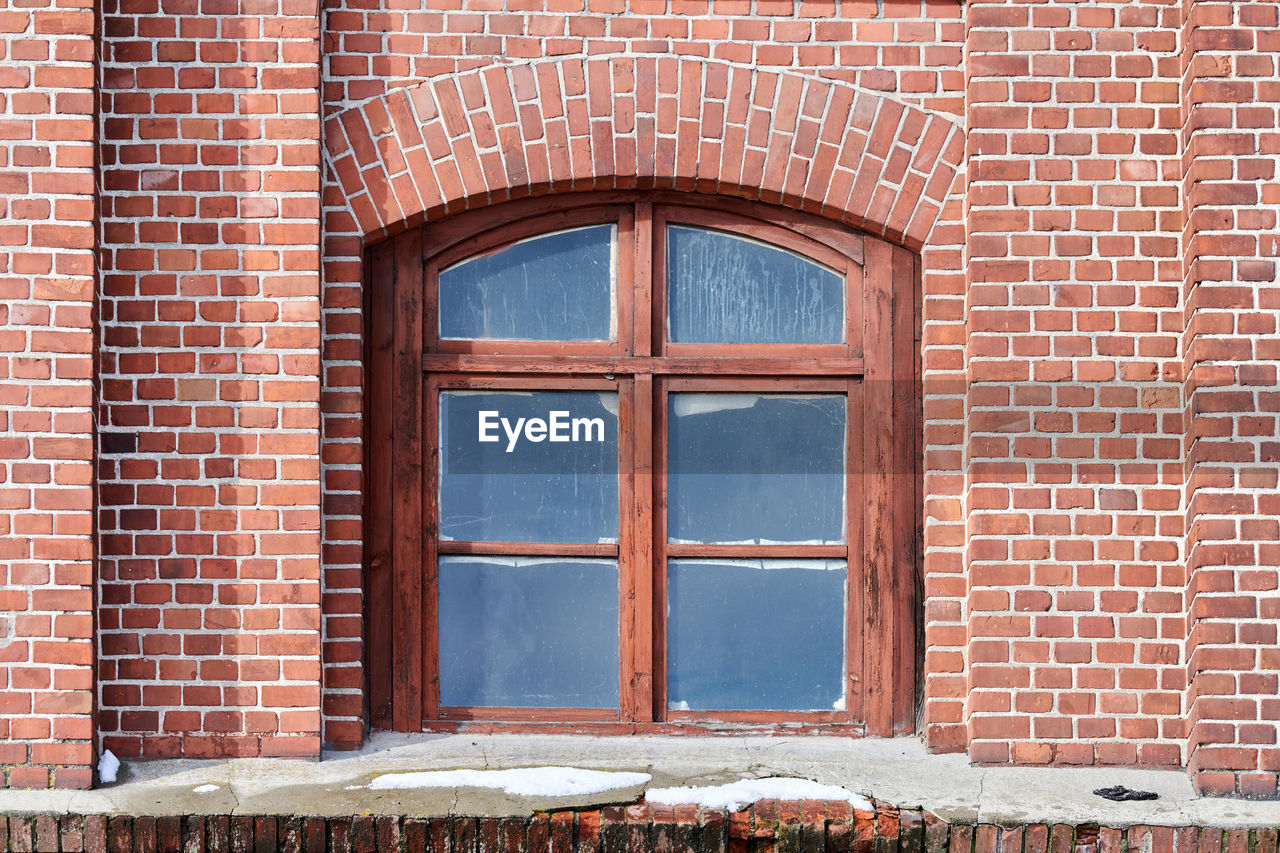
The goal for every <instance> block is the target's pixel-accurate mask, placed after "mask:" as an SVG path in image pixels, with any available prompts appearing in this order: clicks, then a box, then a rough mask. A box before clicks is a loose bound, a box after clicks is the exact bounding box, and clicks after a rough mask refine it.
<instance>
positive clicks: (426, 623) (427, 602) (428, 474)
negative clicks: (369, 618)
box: [422, 374, 441, 720]
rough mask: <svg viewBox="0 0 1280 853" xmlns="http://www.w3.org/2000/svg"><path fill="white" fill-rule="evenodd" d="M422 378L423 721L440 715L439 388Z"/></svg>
mask: <svg viewBox="0 0 1280 853" xmlns="http://www.w3.org/2000/svg"><path fill="white" fill-rule="evenodd" d="M440 380H441V377H440V375H439V374H434V375H433V374H427V375H426V376H425V377H424V378H423V393H422V432H423V439H424V441H423V455H424V457H425V458H424V465H423V478H422V480H423V485H422V492H423V494H422V561H423V567H422V568H423V572H422V574H423V589H422V685H423V688H422V719H423V720H433V719H435V718H437V717H439V716H440V667H439V664H438V662H439V658H440V571H439V559H440V385H441V381H440Z"/></svg>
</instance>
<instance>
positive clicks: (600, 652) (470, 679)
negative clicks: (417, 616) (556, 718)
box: [440, 557, 618, 708]
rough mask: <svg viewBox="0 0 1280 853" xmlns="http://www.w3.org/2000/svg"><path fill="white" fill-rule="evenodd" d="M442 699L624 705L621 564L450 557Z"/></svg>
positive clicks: (446, 562) (443, 603)
mask: <svg viewBox="0 0 1280 853" xmlns="http://www.w3.org/2000/svg"><path fill="white" fill-rule="evenodd" d="M440 702H441V704H443V705H466V706H482V705H487V706H503V707H507V706H522V707H529V708H617V707H618V564H617V562H616V561H613V560H572V559H561V558H558V557H514V558H505V557H441V558H440Z"/></svg>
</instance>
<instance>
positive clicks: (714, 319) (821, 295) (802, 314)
mask: <svg viewBox="0 0 1280 853" xmlns="http://www.w3.org/2000/svg"><path fill="white" fill-rule="evenodd" d="M667 289H668V292H667V305H668V307H667V335H668V340H671V341H689V342H698V343H733V344H838V343H842V342H843V341H844V279H843V277H842V276H841V275H840V274H839V273H837V272H835V271H834V270H832V269H829V268H827V267H824V266H822V265H820V264H817V263H814V262H813V261H811V260H809V259H808V258H805V257H803V256H801V255H797V254H795V253H794V252H789V251H787V250H785V249H779V248H776V247H774V246H769V245H767V244H765V243H760V242H757V241H755V240H748V239H746V238H744V237H737V236H734V235H732V234H726V233H724V232H722V231H708V230H706V229H702V228H686V227H684V226H680V225H668V226H667Z"/></svg>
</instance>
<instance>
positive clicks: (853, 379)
mask: <svg viewBox="0 0 1280 853" xmlns="http://www.w3.org/2000/svg"><path fill="white" fill-rule="evenodd" d="M606 222H616V223H617V225H618V232H617V245H618V252H617V262H618V270H617V283H618V286H617V304H616V311H617V340H615V341H610V342H547V341H495V340H441V339H439V337H438V333H437V330H438V328H439V321H438V315H437V313H436V311H437V299H436V281H437V277H438V273H439V270H441V269H443V268H446V267H448V266H449V265H450V264H452V263H455V262H457V261H459V260H462V259H464V258H467V257H471V256H473V255H476V254H478V253H483V252H486V251H489V250H493V249H497V248H499V247H501V246H504V245H508V244H510V243H512V242H514V241H516V240H520V239H524V238H527V237H532V236H536V235H538V234H543V233H547V232H552V231H557V230H562V229H566V228H572V227H577V226H583V225H593V224H603V223H606ZM668 223H678V224H687V225H691V226H694V227H700V228H711V229H715V230H721V231H728V232H731V233H734V234H737V235H740V236H745V237H749V238H752V239H755V240H759V241H761V242H764V243H767V244H770V245H774V246H779V247H782V248H785V249H789V250H791V251H794V252H797V253H798V254H801V255H804V256H806V257H809V258H811V259H813V260H815V261H817V262H819V263H821V264H823V265H824V266H827V267H830V268H833V269H836V270H837V271H839V272H842V273H843V274H844V276H845V314H846V316H845V341H844V343H842V344H822V345H786V344H782V345H779V344H694V343H669V342H667V341H666V340H665V338H666V335H665V328H666V323H665V320H664V317H665V307H666V306H665V294H666V287H665V278H664V274H665V269H666V259H665V255H664V252H665V239H664V235H665V233H666V229H665V226H666V225H667V224H668ZM365 271H366V276H365V281H366V287H365V303H364V308H365V316H366V336H365V338H366V343H365V364H366V370H365V397H364V399H365V409H364V423H365V448H366V454H365V459H366V463H365V489H364V497H365V500H364V536H365V566H364V572H365V577H364V591H365V614H364V615H365V632H366V642H365V644H364V649H365V664H366V671H367V674H368V683H367V693H366V697H367V702H368V712H369V717H370V721H371V723H372V724H373V725H374V726H376V727H384V728H393V729H396V730H403V731H419V730H424V729H432V730H436V729H445V730H449V729H456V728H460V727H467V728H471V729H474V728H477V727H479V728H485V729H489V728H492V729H501V730H512V729H517V730H518V729H522V728H538V729H539V730H543V729H546V728H553V729H562V730H575V731H577V730H586V731H599V732H609V731H716V730H718V729H722V728H724V727H726V726H728V727H733V728H734V730H740V728H739V727H740V726H742V725H753V726H756V727H759V728H761V729H764V730H769V729H778V730H783V729H785V730H786V731H796V730H806V731H839V732H845V733H853V734H858V733H867V734H873V735H892V734H902V733H906V732H910V731H912V730H914V726H915V717H916V698H915V697H916V686H917V684H916V682H917V674H918V672H919V671H920V648H921V643H920V630H921V628H920V619H919V617H918V615H917V612H916V610H917V602H918V600H919V598H920V595H921V589H920V585H921V581H920V577H921V575H920V568H919V565H918V563H919V560H918V550H919V546H918V542H919V519H920V517H921V506H920V492H921V489H920V467H921V466H920V462H921V460H920V453H919V419H920V412H919V406H920V395H919V389H920V385H919V372H920V363H919V340H920V339H919V330H920V324H919V295H918V293H919V287H918V280H919V262H918V258H917V257H916V256H915V255H914V254H913V253H911V252H909V251H907V250H905V249H903V248H901V247H898V246H894V245H892V244H890V243H888V242H886V241H883V240H880V239H877V238H875V237H871V236H869V235H865V234H862V233H859V232H855V231H852V230H850V229H847V228H845V227H843V226H840V225H838V224H836V223H833V222H831V221H829V220H825V219H821V218H818V217H815V216H811V215H807V214H802V213H798V212H795V211H790V210H784V209H781V208H776V207H771V206H767V205H762V204H758V203H748V202H742V201H739V200H736V199H728V198H721V197H717V198H708V197H702V196H696V195H690V194H677V193H644V192H612V193H591V194H569V195H559V196H550V197H544V198H540V199H532V200H526V201H521V202H509V203H506V204H502V205H496V206H493V207H489V208H485V209H482V210H479V211H475V212H470V213H464V214H460V215H457V216H454V217H450V218H448V219H445V220H442V221H441V222H439V223H429V224H427V225H424V226H422V227H420V228H417V229H414V230H412V231H408V232H405V233H403V234H400V235H398V236H396V237H393V238H391V239H390V240H387V241H384V242H383V243H380V244H378V245H377V246H374V247H371V248H370V249H369V250H368V253H367V257H366V264H365ZM450 388H472V389H477V388H481V389H503V388H519V389H521V390H541V389H595V390H604V389H608V390H616V391H617V393H618V398H619V415H618V426H619V474H620V478H619V502H620V507H619V511H620V520H619V523H620V527H619V536H618V543H617V544H616V545H600V544H589V545H587V544H581V545H565V544H560V543H493V542H485V543H474V542H455V541H444V542H441V541H438V540H437V538H436V536H435V535H434V531H435V529H436V528H435V524H436V510H437V507H436V501H437V498H436V495H437V487H438V472H437V463H438V448H437V447H436V446H435V442H434V441H432V440H424V439H427V437H430V436H435V435H437V434H438V432H437V428H438V425H437V418H438V395H439V393H440V391H441V390H442V389H450ZM673 391H751V392H756V393H778V392H784V393H785V392H797V391H798V392H805V393H820V392H829V393H839V394H842V395H846V397H847V412H848V417H847V424H846V431H847V441H848V445H847V448H846V449H847V458H846V472H847V473H846V478H847V479H846V510H845V513H846V542H845V544H840V545H672V544H668V543H667V541H666V540H667V537H666V535H665V524H664V519H665V512H664V510H665V500H666V492H665V480H666V478H665V470H666V435H667V430H666V424H665V420H666V412H667V395H668V394H670V393H672V392H673ZM481 553H482V554H488V555H530V556H533V555H555V556H600V557H609V558H613V557H615V556H616V558H617V559H618V565H619V586H620V602H619V607H620V610H619V613H620V624H619V639H620V649H619V670H620V671H619V700H620V701H619V707H618V709H617V710H616V711H601V710H600V709H581V708H577V709H575V708H562V709H548V708H488V707H486V708H457V707H441V706H440V704H439V701H438V695H439V682H438V677H437V673H436V663H435V656H436V650H437V646H438V644H437V639H438V638H437V636H436V624H437V602H436V588H435V587H436V563H437V558H438V556H439V555H441V554H481ZM681 556H702V557H722V558H744V557H751V558H761V557H790V558H807V559H813V558H827V559H842V560H845V562H846V567H847V568H846V571H847V575H846V585H847V591H846V608H845V610H846V613H845V620H846V631H845V638H846V639H845V643H846V648H845V678H846V693H845V695H846V703H845V709H844V710H842V711H810V712H794V711H720V712H714V711H674V710H669V709H668V708H667V702H666V696H665V672H666V661H665V642H664V639H665V638H664V631H665V619H664V618H662V615H663V614H664V613H665V605H666V586H665V580H666V571H665V566H666V560H667V558H668V557H681Z"/></svg>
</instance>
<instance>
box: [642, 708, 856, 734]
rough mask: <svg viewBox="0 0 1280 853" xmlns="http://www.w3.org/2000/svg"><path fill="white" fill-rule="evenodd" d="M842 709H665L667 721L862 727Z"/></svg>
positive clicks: (842, 727) (841, 727)
mask: <svg viewBox="0 0 1280 853" xmlns="http://www.w3.org/2000/svg"><path fill="white" fill-rule="evenodd" d="M848 716H849V715H848V714H846V713H845V712H844V711H817V710H814V711H716V710H706V711H674V710H670V711H667V721H668V722H673V723H679V722H690V723H704V724H705V723H712V722H718V723H748V724H749V723H757V724H768V723H790V724H792V725H795V726H796V727H797V728H799V727H800V726H802V725H803V724H805V723H807V724H809V725H813V726H832V727H838V728H840V729H846V730H847V729H855V728H856V729H863V728H864V726H863V725H862V724H861V723H853V724H851V723H849V722H848Z"/></svg>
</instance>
